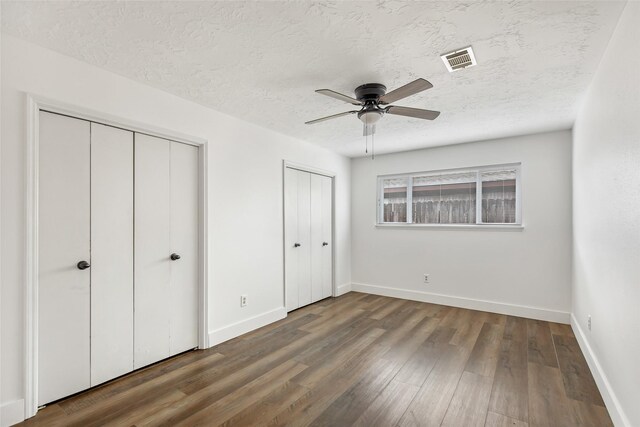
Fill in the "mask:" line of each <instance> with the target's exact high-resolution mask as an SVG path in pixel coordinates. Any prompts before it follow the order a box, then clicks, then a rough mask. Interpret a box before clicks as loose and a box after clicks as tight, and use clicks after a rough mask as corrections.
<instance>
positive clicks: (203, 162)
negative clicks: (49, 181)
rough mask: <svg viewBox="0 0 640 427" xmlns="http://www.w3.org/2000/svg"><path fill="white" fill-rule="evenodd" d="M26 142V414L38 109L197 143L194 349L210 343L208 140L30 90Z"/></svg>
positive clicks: (33, 396)
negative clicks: (196, 251) (195, 332)
mask: <svg viewBox="0 0 640 427" xmlns="http://www.w3.org/2000/svg"><path fill="white" fill-rule="evenodd" d="M26 101H27V102H26V104H27V111H26V113H27V129H26V131H27V141H26V142H27V144H26V155H25V158H26V177H25V181H26V189H25V190H26V204H25V212H26V242H25V249H26V253H25V266H24V268H25V290H24V308H25V318H24V320H25V335H24V339H25V340H24V352H25V366H24V387H25V392H24V393H25V418H30V417H32V416H34V415H35V414H36V412H38V285H39V283H38V275H39V274H38V272H39V265H38V251H39V240H38V197H39V166H40V164H39V133H40V128H39V114H40V111H48V112H51V113H55V114H61V115H65V116H69V117H73V118H77V119H80V120H86V121H90V122H95V123H99V124H104V125H107V126H112V127H116V128H120V129H124V130H127V131H133V132H137V133H144V134H147V135H151V136H155V137H158V138H163V139H168V140H171V141H176V142H180V143H183V144H189V145H193V146H195V147H197V148H198V162H199V168H198V169H199V171H198V184H199V189H198V192H199V195H198V228H199V239H198V252H199V254H198V258H199V270H200V271H199V280H198V348H201V349H204V348H208V347H209V334H208V319H209V298H208V286H207V284H208V276H209V266H208V258H207V254H208V241H209V234H208V233H209V232H208V230H209V227H208V221H209V217H208V191H207V185H208V158H207V151H208V141H207V140H206V139H204V138H199V137H196V136H191V135H186V134H183V133H180V132H175V131H171V130H168V129H164V128H160V127H157V126H153V125H148V124H145V123H140V122H136V121H132V120H128V119H125V118H122V117H118V116H112V115H110V114H105V113H101V112H99V111H94V110H90V109H87V108H83V107H78V106H74V105H68V104H65V103H62V102H58V101H55V100H51V99H46V98H42V97H39V96H37V95H33V94H26Z"/></svg>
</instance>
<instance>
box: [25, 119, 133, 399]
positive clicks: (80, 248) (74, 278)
mask: <svg viewBox="0 0 640 427" xmlns="http://www.w3.org/2000/svg"><path fill="white" fill-rule="evenodd" d="M39 120H40V139H39V148H40V156H39V157H40V162H39V163H40V165H39V167H40V169H39V174H40V176H39V178H40V179H39V181H40V182H39V288H38V293H39V295H38V300H39V307H38V308H39V316H38V320H39V329H38V338H39V342H38V350H39V354H38V361H39V373H38V374H39V376H38V378H39V381H38V383H39V384H38V385H39V387H38V389H39V397H38V402H39V403H40V404H44V403H48V402H51V401H53V400H57V399H60V398H62V397H65V396H68V395H69V394H73V393H76V392H78V391H81V390H84V389H86V388H88V387H90V386H94V385H97V384H100V383H102V382H105V381H107V380H110V379H112V378H115V377H117V376H120V375H122V374H125V373H127V372H130V371H131V370H132V369H133V132H128V131H124V130H121V129H117V128H113V127H109V126H103V125H99V124H95V123H90V122H88V121H84V120H80V119H74V118H71V117H66V116H62V115H58V114H53V113H46V112H41V113H40V116H39ZM80 262H85V263H86V265H84V266H82V265H80V264H79V263H80Z"/></svg>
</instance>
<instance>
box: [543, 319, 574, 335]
mask: <svg viewBox="0 0 640 427" xmlns="http://www.w3.org/2000/svg"><path fill="white" fill-rule="evenodd" d="M549 329H550V330H551V334H552V335H562V336H566V337H575V335H574V334H573V329H571V325H566V324H564V323H553V322H549Z"/></svg>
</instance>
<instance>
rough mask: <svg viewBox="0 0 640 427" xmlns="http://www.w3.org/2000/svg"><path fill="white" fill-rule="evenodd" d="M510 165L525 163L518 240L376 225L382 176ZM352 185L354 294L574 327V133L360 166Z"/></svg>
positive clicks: (511, 234)
mask: <svg viewBox="0 0 640 427" xmlns="http://www.w3.org/2000/svg"><path fill="white" fill-rule="evenodd" d="M513 162H522V184H521V185H522V195H523V199H522V200H523V205H522V212H523V213H522V216H523V223H524V229H523V230H521V231H514V230H510V231H502V230H495V229H491V230H486V229H473V230H469V229H464V230H450V229H445V230H442V229H434V228H420V229H415V228H413V229H410V228H406V227H405V228H403V229H396V228H383V227H375V226H374V224H375V221H376V176H377V175H381V174H392V173H402V172H420V171H429V170H437V169H449V168H459V167H470V166H480V165H491V164H499V163H513ZM351 182H352V188H351V194H352V201H351V212H352V218H351V233H352V239H353V243H352V253H351V259H352V277H353V282H354V285H353V288H354V289H355V290H364V291H369V292H378V293H384V294H387V295H396V296H404V297H407V298H415V299H420V300H424V301H433V302H437V303H443V304H450V305H458V306H463V307H469V308H477V309H484V310H489V311H499V312H504V313H515V314H520V315H523V316H527V317H538V318H545V319H550V320H557V321H564V322H568V320H569V315H568V312H569V311H570V305H571V296H570V288H571V133H570V132H569V131H562V132H554V133H544V134H537V135H529V136H521V137H514V138H505V139H498V140H491V141H483V142H473V143H468V144H461V145H453V146H445V147H439V148H431V149H424V150H418V151H410V152H404V153H396V154H389V155H383V156H377V157H376V159H375V161H371V160H370V159H368V158H359V159H354V160H352V164H351ZM424 273H429V274H430V281H431V284H430V285H425V284H424V283H423V274H424ZM380 287H381V288H380ZM425 292H426V293H428V294H425ZM434 294H437V295H434ZM514 306H522V307H514ZM525 307H526V308H525Z"/></svg>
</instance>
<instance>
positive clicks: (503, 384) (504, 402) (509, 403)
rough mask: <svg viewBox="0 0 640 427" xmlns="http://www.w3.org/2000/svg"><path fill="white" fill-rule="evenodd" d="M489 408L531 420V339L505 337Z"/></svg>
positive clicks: (512, 416)
mask: <svg viewBox="0 0 640 427" xmlns="http://www.w3.org/2000/svg"><path fill="white" fill-rule="evenodd" d="M489 411H493V412H497V413H499V414H503V415H506V416H508V417H511V418H514V419H517V420H520V421H523V422H526V421H528V420H529V391H528V372H527V342H526V341H525V340H522V339H521V340H520V341H512V340H510V339H503V340H502V343H501V347H500V357H499V360H498V364H497V367H496V372H495V375H494V379H493V388H492V390H491V399H490V400H489Z"/></svg>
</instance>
